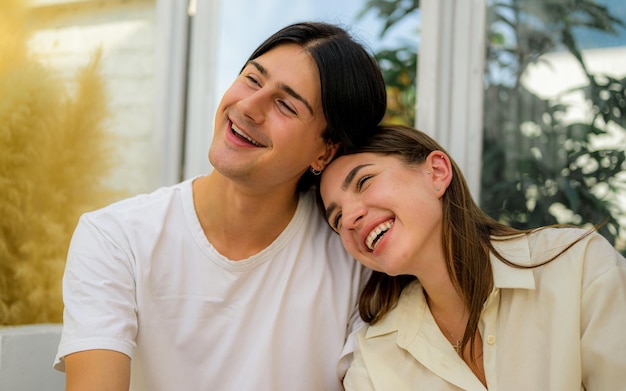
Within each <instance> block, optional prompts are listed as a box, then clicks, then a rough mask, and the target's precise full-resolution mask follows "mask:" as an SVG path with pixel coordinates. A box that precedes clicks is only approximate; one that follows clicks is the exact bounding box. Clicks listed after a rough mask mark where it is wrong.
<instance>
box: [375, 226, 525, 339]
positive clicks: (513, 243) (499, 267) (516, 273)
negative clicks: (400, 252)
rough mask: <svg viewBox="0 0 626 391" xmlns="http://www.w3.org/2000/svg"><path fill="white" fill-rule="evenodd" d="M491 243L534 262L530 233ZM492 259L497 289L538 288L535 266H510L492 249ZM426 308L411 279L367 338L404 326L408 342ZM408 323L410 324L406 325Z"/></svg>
mask: <svg viewBox="0 0 626 391" xmlns="http://www.w3.org/2000/svg"><path fill="white" fill-rule="evenodd" d="M491 244H492V245H493V247H494V248H495V249H496V251H498V253H500V255H502V256H503V257H504V258H505V259H506V260H508V261H511V262H513V263H515V264H518V265H522V266H530V265H532V259H531V257H530V246H529V243H528V236H527V235H525V234H520V235H518V236H515V237H511V238H508V239H506V240H492V241H491ZM489 260H490V262H491V269H492V272H493V283H494V289H502V288H518V289H535V277H534V273H533V270H532V269H523V268H516V267H513V266H509V265H507V264H505V263H504V262H502V261H501V260H499V259H498V258H497V257H496V256H495V255H494V254H493V253H491V254H489ZM406 306H410V307H411V309H410V310H409V309H407V308H404V307H406ZM426 308H427V304H426V299H425V298H424V293H423V291H422V285H421V284H420V283H419V282H418V281H415V282H412V283H411V284H409V285H408V286H406V287H405V288H404V289H403V291H402V294H401V296H400V299H399V300H398V305H397V308H395V309H394V310H393V311H391V312H389V313H388V314H387V315H386V316H385V317H384V318H383V319H381V320H380V321H379V322H378V323H376V324H374V325H371V326H370V327H369V328H368V330H367V332H366V338H372V337H377V336H381V335H384V334H388V333H393V332H396V331H398V332H400V333H403V331H402V330H406V331H407V332H408V333H409V335H398V337H399V339H401V340H405V343H408V341H406V339H409V340H410V339H412V337H413V336H414V335H415V334H414V331H415V330H417V329H419V326H420V324H421V321H422V319H423V317H424V312H425V311H426ZM407 325H410V327H409V328H407V327H403V326H407ZM409 330H413V331H409Z"/></svg>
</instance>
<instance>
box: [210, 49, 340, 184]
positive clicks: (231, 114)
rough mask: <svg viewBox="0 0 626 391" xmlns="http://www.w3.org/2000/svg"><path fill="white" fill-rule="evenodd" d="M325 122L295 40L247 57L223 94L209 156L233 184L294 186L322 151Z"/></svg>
mask: <svg viewBox="0 0 626 391" xmlns="http://www.w3.org/2000/svg"><path fill="white" fill-rule="evenodd" d="M325 127H326V120H325V118H324V113H323V110H322V101H321V87H320V78H319V72H318V69H317V66H316V64H315V62H314V61H313V59H312V58H311V57H310V55H309V53H308V52H306V51H304V50H303V49H302V48H301V47H300V46H298V45H295V44H284V45H280V46H278V47H275V48H273V49H272V50H270V51H268V52H267V53H265V54H263V55H262V56H260V57H257V58H256V59H254V60H252V61H250V62H249V63H248V64H247V65H246V67H245V68H244V69H243V71H242V72H241V74H240V75H239V76H238V77H237V79H235V81H234V82H233V84H232V85H231V86H230V87H229V89H228V90H227V91H226V92H225V93H224V96H223V97H222V101H221V102H220V105H219V107H218V109H217V113H216V118H215V133H214V136H213V143H212V145H211V148H210V150H209V159H210V161H211V164H212V165H213V166H214V167H215V169H216V170H218V171H219V172H220V173H221V174H222V175H224V176H226V177H228V178H230V179H232V180H234V181H237V182H238V183H242V184H249V185H252V186H256V187H259V186H262V187H265V188H268V189H275V188H276V186H293V187H294V188H295V186H296V183H297V182H298V180H299V178H300V177H301V175H302V174H303V173H304V172H305V171H306V170H307V169H308V168H309V166H311V165H313V166H318V165H319V162H320V159H321V158H322V157H324V156H325V155H326V153H327V150H328V146H327V144H326V142H325V141H324V139H323V138H322V132H323V130H324V129H325ZM322 167H323V165H322Z"/></svg>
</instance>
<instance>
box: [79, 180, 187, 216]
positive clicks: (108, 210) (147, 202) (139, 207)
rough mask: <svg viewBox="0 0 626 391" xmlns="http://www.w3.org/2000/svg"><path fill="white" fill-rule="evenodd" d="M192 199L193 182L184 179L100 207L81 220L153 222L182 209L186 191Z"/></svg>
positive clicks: (87, 213) (86, 214)
mask: <svg viewBox="0 0 626 391" xmlns="http://www.w3.org/2000/svg"><path fill="white" fill-rule="evenodd" d="M187 191H188V192H189V199H190V200H191V183H190V181H184V182H180V183H177V184H175V185H172V186H163V187H160V188H158V189H156V190H154V191H152V192H151V193H144V194H137V195H134V196H132V197H129V198H125V199H122V200H119V201H116V202H114V203H112V204H109V205H107V206H105V207H102V208H100V209H96V210H93V211H89V212H86V213H84V214H83V216H81V220H90V221H102V222H104V221H110V220H115V221H120V222H125V223H132V222H135V223H136V222H141V221H145V222H147V223H150V222H153V221H154V219H161V218H164V217H167V212H168V211H170V212H171V211H172V210H179V209H180V210H181V211H182V204H183V203H184V202H185V193H186V192H187Z"/></svg>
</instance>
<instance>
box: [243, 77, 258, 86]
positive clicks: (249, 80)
mask: <svg viewBox="0 0 626 391" xmlns="http://www.w3.org/2000/svg"><path fill="white" fill-rule="evenodd" d="M246 79H247V80H248V82H250V83H252V84H254V85H256V86H259V85H261V84H260V83H259V81H258V80H257V79H256V77H254V76H252V75H248V76H246Z"/></svg>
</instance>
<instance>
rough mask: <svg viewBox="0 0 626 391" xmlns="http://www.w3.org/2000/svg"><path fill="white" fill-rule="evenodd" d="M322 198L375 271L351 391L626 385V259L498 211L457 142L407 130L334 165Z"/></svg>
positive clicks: (603, 245) (570, 231) (567, 231)
mask: <svg viewBox="0 0 626 391" xmlns="http://www.w3.org/2000/svg"><path fill="white" fill-rule="evenodd" d="M320 195H321V198H322V202H323V206H324V208H325V214H326V219H327V221H328V223H329V224H330V226H331V227H332V228H333V230H335V231H336V232H338V233H339V234H340V236H341V240H342V242H343V245H344V246H345V248H346V249H347V250H348V252H350V253H351V254H352V255H353V256H354V257H355V258H356V259H358V260H359V261H360V262H361V263H362V264H364V265H365V266H368V267H369V268H371V269H373V270H375V272H374V273H373V275H372V277H371V279H370V280H369V282H368V284H367V286H366V288H365V290H364V291H363V293H362V295H361V297H360V303H359V306H360V308H359V309H360V312H361V316H362V318H363V319H364V320H365V321H367V322H369V323H370V326H369V327H368V328H367V329H365V330H363V331H362V332H360V333H359V335H358V337H357V348H356V351H355V359H354V361H353V363H352V366H351V367H350V369H349V370H348V373H347V375H346V377H345V379H344V386H345V387H346V390H358V391H366V390H390V391H391V390H393V391H401V390H418V389H423V390H485V389H492V390H581V389H585V390H617V389H624V387H626V261H625V260H624V258H623V257H622V256H621V255H620V254H619V253H618V252H617V251H616V250H615V249H614V248H613V247H612V246H611V245H610V244H609V243H608V242H607V241H606V240H605V239H604V238H603V237H601V236H600V235H599V234H597V233H596V232H595V231H593V230H582V229H578V228H570V227H543V228H540V229H536V230H527V231H521V230H516V229H513V228H510V227H508V226H506V225H503V224H500V223H498V222H497V221H494V220H493V219H491V218H490V217H488V216H487V215H486V214H485V213H483V212H482V211H481V210H480V209H479V207H478V206H477V205H476V204H475V202H474V201H473V200H472V198H471V195H470V192H469V189H468V187H467V184H466V182H465V180H464V178H463V176H462V174H461V171H460V170H459V168H458V167H457V165H456V164H455V163H454V161H453V160H452V159H451V158H450V157H449V156H448V154H447V153H446V152H445V151H444V149H443V148H441V146H440V145H438V144H437V143H436V142H435V141H434V140H432V139H431V138H430V137H428V136H427V135H426V134H424V133H422V132H420V131H417V130H415V129H412V128H406V127H401V126H388V127H383V128H382V130H381V132H380V133H378V134H376V135H375V136H373V137H372V138H371V139H370V140H369V142H368V143H366V144H365V145H364V146H361V147H360V148H358V150H356V151H352V152H349V154H347V155H344V156H342V157H339V158H338V159H337V160H335V161H334V162H333V163H331V164H330V165H329V166H328V167H327V168H326V170H325V171H324V173H323V175H322V179H321V184H320Z"/></svg>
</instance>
